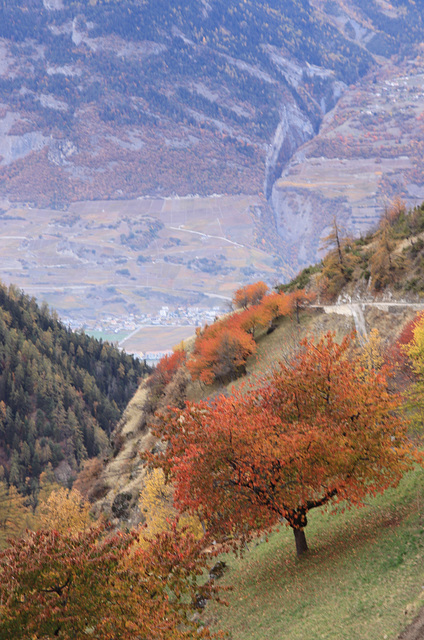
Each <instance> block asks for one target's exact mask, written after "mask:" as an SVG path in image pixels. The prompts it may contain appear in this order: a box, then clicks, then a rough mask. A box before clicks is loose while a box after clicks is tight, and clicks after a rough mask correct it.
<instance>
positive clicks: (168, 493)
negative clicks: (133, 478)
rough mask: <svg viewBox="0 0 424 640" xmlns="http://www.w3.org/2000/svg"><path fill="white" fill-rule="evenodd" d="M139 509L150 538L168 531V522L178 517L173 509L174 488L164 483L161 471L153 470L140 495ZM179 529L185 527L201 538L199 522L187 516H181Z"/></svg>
mask: <svg viewBox="0 0 424 640" xmlns="http://www.w3.org/2000/svg"><path fill="white" fill-rule="evenodd" d="M140 508H141V510H142V511H143V512H144V514H145V517H146V525H147V528H146V531H145V533H146V535H147V536H148V537H151V536H153V535H155V534H156V533H160V532H161V531H166V530H170V528H171V527H170V522H171V521H172V520H174V519H175V518H176V516H177V515H178V512H177V510H176V509H175V507H174V487H173V486H172V485H171V484H169V483H168V484H167V483H166V482H165V476H164V473H163V471H162V469H153V470H152V471H151V472H150V473H149V475H148V477H147V479H146V483H145V486H144V488H143V490H142V492H141V495H140ZM179 527H187V528H188V530H189V531H190V532H191V533H193V535H195V536H196V537H197V538H201V537H202V536H203V529H202V525H201V523H200V520H199V519H198V518H196V517H194V516H191V515H188V514H184V513H183V514H182V515H181V516H180V519H179Z"/></svg>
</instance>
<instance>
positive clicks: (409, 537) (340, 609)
mask: <svg viewBox="0 0 424 640" xmlns="http://www.w3.org/2000/svg"><path fill="white" fill-rule="evenodd" d="M423 488H424V471H423V470H422V469H416V470H414V471H413V472H411V473H409V474H408V475H407V476H406V477H405V478H404V479H403V481H402V482H401V484H400V485H399V487H398V488H397V489H393V490H389V491H387V492H386V493H385V494H384V495H383V496H379V497H378V498H375V499H370V500H369V501H368V503H367V505H366V506H365V507H364V508H362V509H355V510H352V511H347V512H345V513H337V514H335V515H332V514H328V513H320V512H311V513H310V514H309V524H308V527H307V536H308V541H309V546H310V550H309V552H308V553H307V554H306V556H304V557H302V558H300V559H299V558H297V557H296V554H295V548H294V539H293V535H292V532H291V531H290V530H288V529H286V528H285V527H284V526H283V527H282V528H281V530H280V531H279V532H275V533H274V534H273V535H271V536H270V539H269V541H268V542H265V541H261V542H260V543H259V544H258V543H256V544H255V543H252V544H251V545H250V548H249V549H248V550H247V551H246V553H245V555H244V557H243V558H241V559H235V558H234V556H227V557H225V558H224V559H225V562H226V563H227V564H228V566H229V568H228V571H227V572H226V574H225V577H224V578H223V579H222V584H225V585H226V586H231V587H232V589H233V590H232V591H231V592H230V593H229V594H228V595H227V600H228V602H229V607H228V608H226V607H217V606H216V605H214V606H213V607H212V606H211V607H210V608H209V609H208V610H207V612H206V614H205V615H206V617H207V618H208V620H209V622H212V625H213V627H214V628H215V629H218V628H219V629H223V630H224V631H226V632H228V633H229V637H230V638H231V639H232V640H266V639H268V638H269V639H271V638H278V639H279V640H318V639H326V640H359V639H360V640H376V639H378V638H381V639H383V638H386V639H388V640H394V639H395V638H397V636H398V634H399V632H400V631H401V630H402V629H403V628H404V627H405V626H406V625H407V623H408V622H409V621H410V620H411V619H412V618H413V616H414V615H415V614H416V612H417V611H418V609H419V608H420V607H421V606H422V605H423V604H424V590H423V584H424V562H423V560H424V495H423Z"/></svg>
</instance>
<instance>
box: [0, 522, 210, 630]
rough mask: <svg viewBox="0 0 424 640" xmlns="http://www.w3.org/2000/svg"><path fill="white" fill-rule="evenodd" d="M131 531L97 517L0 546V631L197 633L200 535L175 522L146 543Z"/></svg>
mask: <svg viewBox="0 0 424 640" xmlns="http://www.w3.org/2000/svg"><path fill="white" fill-rule="evenodd" d="M137 539H138V533H137V532H136V531H133V532H130V533H123V532H118V533H110V532H107V531H106V530H105V529H104V527H102V526H101V525H97V526H96V527H93V528H91V529H86V530H84V531H80V532H78V533H74V534H73V533H70V532H59V531H55V530H50V531H48V530H40V531H37V532H35V533H34V532H28V533H27V535H26V536H25V537H24V538H21V539H20V540H16V541H12V542H11V546H10V547H9V548H8V549H6V550H5V551H3V552H1V553H0V575H1V581H0V629H1V634H0V635H1V638H13V639H14V640H29V639H31V640H37V639H40V640H41V639H43V640H45V639H47V638H61V639H63V640H81V639H82V638H96V640H111V639H112V638H122V639H125V640H140V638H149V640H198V639H199V638H211V634H209V632H208V631H207V630H206V629H203V628H201V627H200V626H199V623H198V622H197V621H196V620H195V619H194V618H193V602H194V601H195V600H196V597H199V596H202V597H205V598H210V597H214V595H215V594H216V593H217V589H216V586H215V585H214V584H213V583H211V582H210V581H209V582H207V583H206V584H204V585H203V587H202V586H200V584H199V580H200V579H201V576H202V574H203V572H204V570H205V568H206V564H207V560H206V557H205V554H204V553H203V549H204V545H205V541H204V540H203V541H202V542H200V541H197V540H195V538H194V537H193V536H192V535H191V534H189V533H187V532H186V531H184V530H183V531H179V530H178V529H177V527H176V524H174V526H173V527H172V528H171V529H170V530H169V531H166V532H162V533H160V534H158V535H156V536H154V538H153V539H152V540H151V541H150V543H149V544H147V546H146V545H143V546H140V545H138V544H137Z"/></svg>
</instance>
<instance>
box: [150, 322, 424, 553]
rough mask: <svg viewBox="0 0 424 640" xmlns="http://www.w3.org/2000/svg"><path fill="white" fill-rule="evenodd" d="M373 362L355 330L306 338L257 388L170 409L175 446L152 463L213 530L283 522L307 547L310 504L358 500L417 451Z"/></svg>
mask: <svg viewBox="0 0 424 640" xmlns="http://www.w3.org/2000/svg"><path fill="white" fill-rule="evenodd" d="M422 333H423V335H424V329H423V330H422ZM376 362H377V361H376V360H374V361H373V360H370V359H369V358H364V354H363V352H358V350H357V348H356V347H355V344H354V341H353V338H352V336H347V337H346V338H345V339H344V340H343V341H342V342H341V344H338V343H336V342H335V340H334V336H333V335H332V334H331V333H330V334H327V335H326V336H324V337H323V338H321V339H320V340H319V341H317V342H315V341H314V340H312V339H310V340H308V339H307V340H304V341H303V342H302V343H301V349H300V351H299V352H298V354H297V355H296V356H295V357H294V358H293V359H292V361H291V362H290V363H289V364H286V363H284V362H281V363H280V364H279V367H278V368H276V369H275V370H274V371H273V372H272V373H271V374H269V375H268V376H267V377H266V378H265V379H264V380H263V383H262V386H260V387H259V388H258V387H257V386H256V387H255V388H254V389H252V390H244V392H233V394H232V396H230V397H225V396H223V395H222V396H219V397H218V398H216V399H215V400H213V401H210V400H208V401H203V402H198V403H187V405H186V408H185V409H183V410H175V411H174V413H171V414H168V415H167V416H164V417H163V419H162V420H161V421H160V423H159V424H158V426H157V429H156V434H157V435H158V436H159V437H160V438H162V439H163V441H165V442H166V443H167V444H168V446H167V447H165V448H164V449H163V450H162V452H160V453H158V454H156V455H152V456H150V460H151V461H152V462H153V464H155V465H157V466H160V467H161V468H162V469H163V471H164V473H165V476H166V477H167V478H171V479H172V480H173V482H174V483H175V500H176V503H177V506H178V507H179V508H180V509H181V510H183V511H188V512H189V513H192V514H196V515H197V516H198V517H199V518H200V519H202V520H203V521H204V522H205V523H207V525H206V526H207V528H208V529H209V530H210V531H211V532H213V536H214V537H215V539H219V540H226V541H229V540H232V541H233V542H234V544H235V545H237V546H238V545H243V544H244V543H245V542H246V540H248V539H250V538H251V536H252V535H254V534H255V532H256V533H259V532H262V531H263V530H264V529H267V528H269V527H272V526H274V525H276V524H278V523H279V522H280V521H282V520H283V519H284V520H285V521H286V523H287V524H288V525H289V526H290V527H291V528H292V529H293V531H294V535H295V540H296V548H297V552H298V554H301V553H303V552H304V551H306V549H307V544H306V538H305V533H304V529H305V527H306V524H307V515H308V512H309V511H310V510H311V509H313V508H316V507H325V506H326V505H330V504H335V503H340V502H343V503H344V504H347V505H361V504H363V500H364V498H365V496H366V495H369V494H375V493H378V492H382V491H384V490H385V489H386V488H388V487H389V486H396V484H397V483H398V482H399V480H400V478H401V477H402V475H403V474H404V472H405V471H407V470H408V469H409V468H410V467H411V465H412V464H413V461H414V460H415V459H420V456H419V455H418V454H417V453H416V452H415V450H414V449H413V447H412V446H411V445H410V444H409V441H408V435H407V423H406V421H405V420H404V419H403V418H402V416H401V415H400V414H399V408H400V405H401V397H400V396H399V395H396V394H393V393H390V392H389V388H388V383H387V373H388V372H387V369H386V367H385V366H384V365H382V366H380V363H377V364H376Z"/></svg>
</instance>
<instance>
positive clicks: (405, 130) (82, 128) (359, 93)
mask: <svg viewBox="0 0 424 640" xmlns="http://www.w3.org/2000/svg"><path fill="white" fill-rule="evenodd" d="M422 13H423V10H422V3H419V2H416V3H414V4H413V3H410V2H409V1H408V0H397V1H395V2H393V3H392V4H388V3H386V2H384V1H383V0H374V1H373V2H365V1H364V0H356V1H355V2H349V3H345V2H344V0H332V1H327V2H323V1H322V0H313V1H311V2H308V1H307V0H287V1H285V2H284V3H281V2H277V1H276V0H272V1H271V2H263V1H262V0H259V1H257V0H255V1H253V0H248V1H246V2H243V3H239V2H235V1H234V0H230V1H228V0H226V1H225V2H224V1H223V0H209V1H207V0H204V1H202V2H194V0H190V1H186V2H174V1H172V2H171V0H160V1H158V0H146V1H143V2H140V1H129V0H123V1H119V2H118V1H111V2H105V1H103V0H101V1H98V2H94V3H88V2H75V1H68V0H56V1H53V0H44V2H41V0H32V1H31V2H25V3H23V2H21V1H19V0H12V1H8V2H5V1H3V2H1V3H0V156H1V158H0V160H1V162H0V193H1V196H2V199H3V202H4V204H5V205H6V206H7V204H8V203H10V202H19V203H22V202H26V203H28V204H30V205H37V206H50V207H53V208H66V207H67V206H68V205H69V203H70V202H72V201H76V200H90V199H99V198H104V199H108V198H121V197H122V198H135V197H138V196H140V195H173V194H178V195H186V194H188V193H199V194H203V195H206V194H211V193H214V192H219V193H229V194H235V193H252V194H257V193H260V192H262V193H264V195H265V197H266V198H267V199H268V201H269V202H270V204H271V205H272V208H273V212H274V216H275V220H276V223H277V226H278V230H279V233H280V235H281V237H282V239H283V240H284V246H286V243H288V244H289V246H291V247H292V250H291V252H290V251H289V252H288V254H287V257H286V259H287V261H291V262H297V263H299V264H302V263H304V262H306V261H308V259H310V258H311V257H313V256H315V255H316V252H317V240H316V238H317V237H318V236H319V235H320V233H321V232H322V230H323V228H324V227H325V225H326V223H327V220H328V216H331V211H332V210H333V209H334V206H335V203H336V204H337V205H339V204H340V203H342V204H343V206H342V208H341V210H342V211H343V215H344V217H345V219H346V220H347V222H348V226H349V227H352V229H353V230H354V231H358V230H361V229H362V228H364V227H366V226H367V225H369V224H370V223H372V222H373V221H374V220H375V219H376V218H377V217H378V215H379V213H380V212H381V210H382V208H383V207H384V202H382V197H381V193H382V187H383V185H384V186H387V183H389V186H390V187H391V189H392V190H393V191H396V192H398V191H399V190H400V191H404V192H405V194H406V195H407V196H408V197H409V198H410V199H414V198H415V197H418V196H420V194H421V191H422V186H421V182H420V176H421V174H422V166H421V157H422V154H420V144H421V143H420V140H421V134H420V126H419V119H418V118H419V114H420V113H421V110H422V109H421V110H420V105H421V104H422V101H423V97H422V84H421V76H420V74H419V69H418V67H417V65H415V66H414V64H415V63H413V62H412V61H413V60H419V58H418V56H419V53H420V47H419V43H420V41H421V34H422V18H423V16H422ZM405 74H406V75H408V79H406V80H405V79H404V78H405ZM410 75H411V76H413V77H414V79H413V80H412V81H410V80H409V77H410ZM399 76H401V77H402V78H403V80H402V81H401V80H400V79H399ZM393 83H398V85H396V84H393ZM405 83H406V84H405ZM396 86H398V88H399V90H396V89H395V88H394V87H396ZM370 89H373V91H372V92H370ZM379 89H380V90H379ZM377 94H379V95H377ZM387 100H388V102H389V105H388V104H387ZM397 103H399V104H397ZM334 107H336V110H334ZM387 129H389V135H388V137H386V136H385V132H386V130H387ZM413 130H414V131H415V130H417V133H416V136H415V135H414V136H412V134H411V132H412V131H413ZM410 134H411V135H410ZM358 135H359V140H358V139H357V138H358ZM349 136H351V137H352V138H353V140H354V141H355V142H354V143H353V142H352V141H351V138H349ZM382 136H383V140H382V141H381V142H380V138H381V137H382ZM340 137H342V138H343V141H342V140H340ZM374 137H377V140H374ZM411 137H413V138H414V143H415V146H414V147H413V148H411V147H410V146H409V143H410V142H411ZM336 143H337V144H336ZM403 156H405V158H403ZM400 157H402V158H403V159H402V161H399V158H400ZM380 160H381V163H380V164H378V166H377V168H376V169H375V170H374V164H375V162H376V161H377V162H379V161H380ZM345 161H346V163H345V164H346V166H345V164H344V162H345ZM351 163H353V165H352V164H351ZM370 163H371V165H372V170H373V171H370V168H369V164H370ZM303 167H305V171H306V174H303V173H302V175H301V176H298V172H299V170H300V169H302V168H303ZM320 171H321V172H322V174H324V177H323V176H322V175H318V176H316V175H315V174H316V172H318V173H319V172H320ZM308 172H309V173H308ZM364 172H366V173H367V175H368V174H370V175H371V176H374V178H373V179H371V178H370V184H367V185H364V184H363V182H364V181H363V180H362V181H361V180H359V182H360V183H361V184H360V185H359V186H358V189H357V192H356V191H355V193H351V191H352V189H351V190H350V191H349V189H348V188H347V187H346V184H345V183H346V176H349V175H351V174H352V173H353V174H355V175H356V174H358V175H363V173H364ZM340 173H341V175H342V177H341V178H340V184H336V185H335V186H334V185H333V182H334V180H336V182H337V181H338V180H339V178H338V176H339V174H340ZM345 174H346V176H345ZM281 175H282V177H281ZM343 176H345V177H343ZM336 178H337V179H336ZM327 182H329V183H331V184H327ZM314 184H317V185H318V188H317V189H316V190H315V189H314V190H313V191H314V193H313V195H311V187H313V185H314ZM386 193H387V191H386ZM387 195H388V196H390V193H387ZM264 202H265V200H264ZM298 211H302V212H304V213H303V214H302V215H303V216H304V217H299V214H298ZM293 218H294V220H293ZM305 226H307V227H308V231H307V233H306V235H305V231H304V230H305ZM308 233H309V234H310V235H308ZM299 238H300V239H299Z"/></svg>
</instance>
